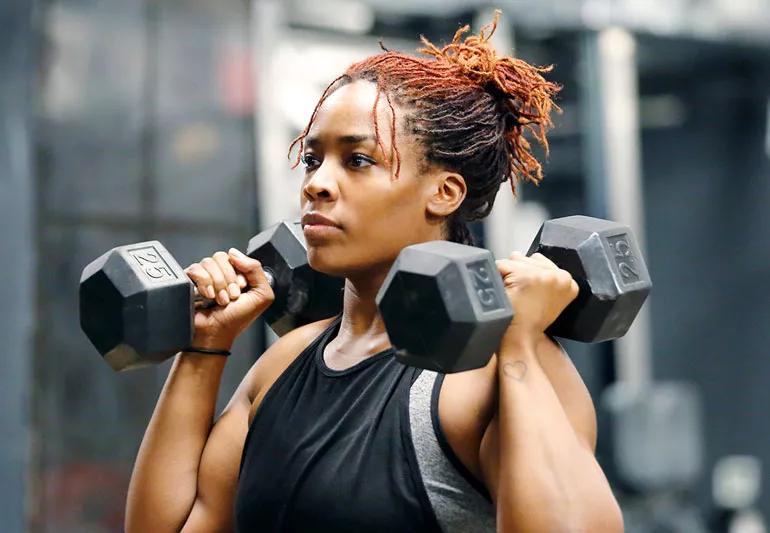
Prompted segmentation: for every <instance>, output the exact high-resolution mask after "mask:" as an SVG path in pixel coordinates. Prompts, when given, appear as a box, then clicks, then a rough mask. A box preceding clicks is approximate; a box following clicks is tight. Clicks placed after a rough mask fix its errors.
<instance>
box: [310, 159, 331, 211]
mask: <svg viewBox="0 0 770 533" xmlns="http://www.w3.org/2000/svg"><path fill="white" fill-rule="evenodd" d="M337 192H338V189H337V180H335V179H334V169H333V165H332V164H330V163H329V158H327V159H326V161H324V162H323V163H321V165H320V166H319V167H318V168H317V169H315V171H314V172H313V173H312V174H311V175H310V176H309V177H307V178H305V184H304V185H303V187H302V194H303V195H304V197H305V198H306V199H307V200H309V201H319V200H322V201H330V200H335V199H336V198H337Z"/></svg>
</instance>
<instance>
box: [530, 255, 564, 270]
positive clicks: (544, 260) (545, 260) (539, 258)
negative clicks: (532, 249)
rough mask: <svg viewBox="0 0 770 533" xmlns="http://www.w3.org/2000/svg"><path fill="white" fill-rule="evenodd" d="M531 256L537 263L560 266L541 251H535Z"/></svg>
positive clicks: (549, 266)
mask: <svg viewBox="0 0 770 533" xmlns="http://www.w3.org/2000/svg"><path fill="white" fill-rule="evenodd" d="M529 258H530V259H531V260H532V261H534V262H535V263H537V264H539V265H542V266H544V267H546V268H559V267H558V265H557V264H556V263H554V262H553V261H551V260H550V259H548V258H547V257H546V256H544V255H543V254H541V253H539V252H538V253H534V254H532V255H530V256H529Z"/></svg>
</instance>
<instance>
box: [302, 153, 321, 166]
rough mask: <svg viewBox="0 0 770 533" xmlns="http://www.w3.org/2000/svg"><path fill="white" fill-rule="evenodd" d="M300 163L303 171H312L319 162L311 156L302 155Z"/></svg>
mask: <svg viewBox="0 0 770 533" xmlns="http://www.w3.org/2000/svg"><path fill="white" fill-rule="evenodd" d="M300 162H301V163H302V164H303V165H304V166H305V170H314V169H315V168H316V167H318V165H320V164H321V162H320V161H319V160H318V159H317V158H316V157H315V156H313V155H312V154H304V155H303V156H302V158H301V159H300Z"/></svg>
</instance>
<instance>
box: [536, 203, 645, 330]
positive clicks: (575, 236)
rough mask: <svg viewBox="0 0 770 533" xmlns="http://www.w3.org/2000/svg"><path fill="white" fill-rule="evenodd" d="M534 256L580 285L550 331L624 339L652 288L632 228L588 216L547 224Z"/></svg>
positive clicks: (556, 220) (543, 227)
mask: <svg viewBox="0 0 770 533" xmlns="http://www.w3.org/2000/svg"><path fill="white" fill-rule="evenodd" d="M536 252H539V253H541V254H543V255H544V256H546V257H548V258H549V259H550V260H551V261H553V262H554V263H556V264H557V265H558V266H559V268H563V269H564V270H567V271H568V272H569V273H570V274H572V277H573V278H574V279H575V281H577V283H578V285H579V286H580V293H579V294H578V297H577V298H576V299H575V300H574V301H573V302H572V303H571V304H570V305H569V306H567V308H566V309H565V310H564V311H563V312H562V314H561V315H560V316H559V318H558V319H556V321H555V322H554V323H553V324H552V325H551V327H550V328H549V329H548V333H550V334H552V335H555V336H557V337H564V338H567V339H573V340H576V341H582V342H601V341H606V340H610V339H616V338H618V337H622V336H623V335H625V333H626V332H627V331H628V328H629V327H630V326H631V323H632V322H633V321H634V318H636V315H637V313H638V312H639V309H640V308H641V307H642V304H643V303H644V300H645V299H646V298H647V295H648V294H649V292H650V289H651V288H652V281H651V280H650V275H649V273H648V272H647V266H646V265H645V264H644V259H643V258H642V254H641V251H640V250H639V246H638V245H637V243H636V238H635V237H634V234H633V233H632V232H631V229H630V228H629V227H628V226H624V225H622V224H618V223H616V222H610V221H609V220H603V219H599V218H592V217H586V216H570V217H564V218H557V219H554V220H549V221H547V222H545V223H544V224H543V226H542V227H541V228H540V231H539V232H538V234H537V236H536V237H535V240H534V242H533V243H532V246H530V248H529V252H528V255H530V254H533V253H536Z"/></svg>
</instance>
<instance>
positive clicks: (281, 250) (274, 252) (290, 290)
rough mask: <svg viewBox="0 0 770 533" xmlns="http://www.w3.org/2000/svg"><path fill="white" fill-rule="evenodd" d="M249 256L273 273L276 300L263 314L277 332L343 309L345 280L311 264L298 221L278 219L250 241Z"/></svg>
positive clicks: (322, 317)
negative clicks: (322, 271)
mask: <svg viewBox="0 0 770 533" xmlns="http://www.w3.org/2000/svg"><path fill="white" fill-rule="evenodd" d="M246 254H247V255H248V256H249V257H253V258H254V259H256V260H258V261H259V262H260V263H262V268H264V269H265V270H266V271H268V272H270V274H272V276H273V284H272V286H273V293H274V294H275V301H274V302H273V303H272V304H271V305H270V307H269V308H268V309H267V310H266V311H265V312H264V314H263V317H264V318H265V320H266V321H267V323H268V324H270V327H271V328H272V329H273V331H275V332H276V333H277V334H278V335H283V334H284V333H286V332H288V331H291V330H292V329H294V328H296V327H297V326H301V325H303V324H307V323H309V322H315V321H316V320H322V319H324V318H329V317H331V316H334V315H336V314H339V313H340V312H342V288H343V287H344V283H345V280H344V279H342V278H335V277H332V276H328V275H326V274H322V273H320V272H317V271H315V270H313V269H312V268H310V265H309V264H308V260H307V245H306V243H305V236H304V234H303V233H302V228H301V226H300V224H299V223H298V222H280V223H278V224H276V225H274V226H271V227H269V228H268V229H266V230H264V231H263V232H261V233H260V234H258V235H256V236H255V237H253V238H252V239H251V240H250V241H249V246H248V248H247V250H246Z"/></svg>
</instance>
